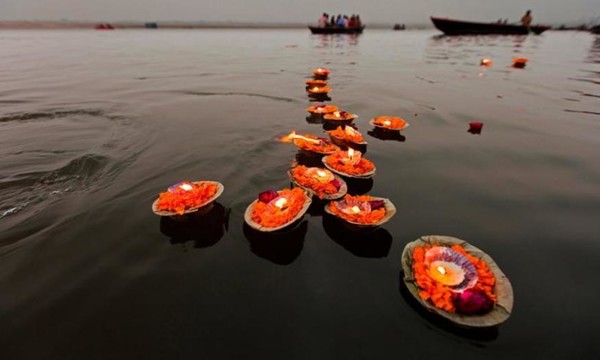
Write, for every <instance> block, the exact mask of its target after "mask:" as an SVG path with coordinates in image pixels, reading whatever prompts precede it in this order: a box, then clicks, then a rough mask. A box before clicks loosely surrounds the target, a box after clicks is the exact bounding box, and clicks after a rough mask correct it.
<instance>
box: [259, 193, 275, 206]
mask: <svg viewBox="0 0 600 360" xmlns="http://www.w3.org/2000/svg"><path fill="white" fill-rule="evenodd" d="M278 196H279V194H278V193H277V191H275V190H267V191H263V192H261V193H259V194H258V201H260V202H263V203H265V204H268V203H270V202H271V200H273V199H275V198H277V197H278Z"/></svg>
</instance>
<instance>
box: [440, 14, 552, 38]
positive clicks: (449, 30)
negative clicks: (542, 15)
mask: <svg viewBox="0 0 600 360" xmlns="http://www.w3.org/2000/svg"><path fill="white" fill-rule="evenodd" d="M431 21H432V22H433V25H435V27H436V28H438V30H440V31H442V32H443V33H444V34H446V35H487V34H498V35H527V34H529V33H530V32H532V33H534V34H536V35H539V34H541V33H543V32H544V31H546V30H548V29H550V26H545V25H533V26H529V27H527V26H522V25H513V24H500V23H482V22H472V21H461V20H452V19H443V18H436V17H433V16H432V17H431Z"/></svg>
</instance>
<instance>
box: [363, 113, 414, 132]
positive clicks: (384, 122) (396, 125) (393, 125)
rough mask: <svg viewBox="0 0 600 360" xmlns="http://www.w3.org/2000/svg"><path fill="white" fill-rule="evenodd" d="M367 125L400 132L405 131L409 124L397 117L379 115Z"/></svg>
mask: <svg viewBox="0 0 600 360" xmlns="http://www.w3.org/2000/svg"><path fill="white" fill-rule="evenodd" d="M369 124H371V125H373V126H375V127H378V128H380V129H384V130H390V131H400V130H403V129H406V128H407V127H408V126H409V124H408V123H407V122H406V120H404V119H402V118H399V117H397V116H390V115H381V116H377V117H375V118H373V119H371V120H370V121H369Z"/></svg>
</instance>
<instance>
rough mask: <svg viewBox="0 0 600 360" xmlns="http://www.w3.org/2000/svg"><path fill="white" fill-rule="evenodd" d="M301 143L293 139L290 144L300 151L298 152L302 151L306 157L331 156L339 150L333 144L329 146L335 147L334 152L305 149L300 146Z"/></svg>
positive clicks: (299, 140)
mask: <svg viewBox="0 0 600 360" xmlns="http://www.w3.org/2000/svg"><path fill="white" fill-rule="evenodd" d="M305 136H306V135H305ZM301 141H302V139H294V140H293V141H292V144H294V145H295V146H296V147H297V148H298V149H300V151H302V152H303V153H304V154H306V155H308V156H323V155H331V154H333V153H335V152H336V151H339V150H340V148H339V146H337V145H335V144H331V145H332V146H334V147H335V149H334V150H331V151H326V150H322V151H320V150H317V149H311V148H307V147H303V146H301V145H300V144H301Z"/></svg>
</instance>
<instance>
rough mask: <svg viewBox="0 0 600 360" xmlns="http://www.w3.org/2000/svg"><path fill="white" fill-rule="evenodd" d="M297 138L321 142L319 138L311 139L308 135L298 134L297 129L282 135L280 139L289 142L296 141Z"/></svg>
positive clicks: (314, 142) (316, 142)
mask: <svg viewBox="0 0 600 360" xmlns="http://www.w3.org/2000/svg"><path fill="white" fill-rule="evenodd" d="M295 139H301V140H304V141H308V142H311V143H313V144H319V143H320V142H321V140H318V139H311V138H309V137H306V136H302V135H298V134H296V131H292V132H291V133H289V134H287V135H285V136H282V137H280V138H279V139H278V140H279V141H281V142H284V143H289V142H292V141H294V140H295Z"/></svg>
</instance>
